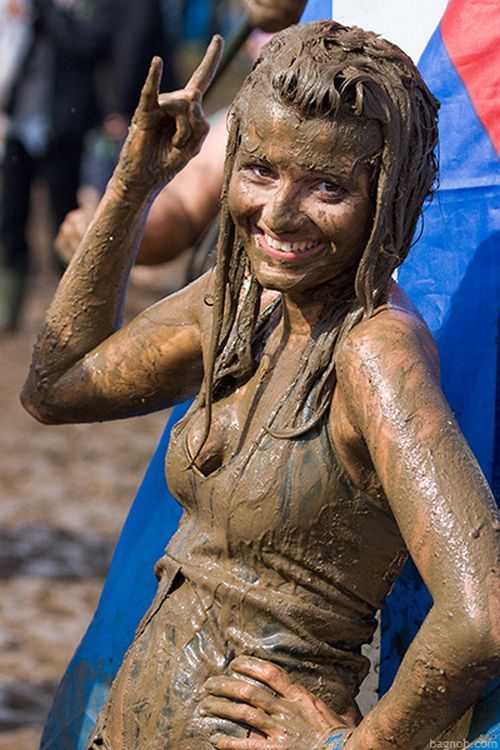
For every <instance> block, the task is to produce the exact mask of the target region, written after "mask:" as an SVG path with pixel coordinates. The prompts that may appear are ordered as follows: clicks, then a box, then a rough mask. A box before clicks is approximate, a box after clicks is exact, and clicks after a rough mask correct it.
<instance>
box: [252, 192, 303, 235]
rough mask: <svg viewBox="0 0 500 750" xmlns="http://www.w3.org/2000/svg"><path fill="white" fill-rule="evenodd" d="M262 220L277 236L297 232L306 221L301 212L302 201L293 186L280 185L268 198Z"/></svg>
mask: <svg viewBox="0 0 500 750" xmlns="http://www.w3.org/2000/svg"><path fill="white" fill-rule="evenodd" d="M262 220H263V222H264V224H265V225H266V227H267V228H268V229H270V230H271V231H272V232H275V233H276V234H288V233H290V232H295V231H297V229H298V228H299V227H301V226H302V225H303V223H304V221H305V220H306V217H305V216H304V214H303V212H302V211H301V210H300V199H299V195H298V192H297V190H296V189H294V187H293V185H286V184H285V185H279V186H276V189H275V190H274V191H273V193H272V194H271V195H268V198H267V200H266V202H265V204H264V206H263V209H262Z"/></svg>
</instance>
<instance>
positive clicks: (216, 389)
mask: <svg viewBox="0 0 500 750" xmlns="http://www.w3.org/2000/svg"><path fill="white" fill-rule="evenodd" d="M262 86H265V87H266V88H267V90H269V89H270V90H271V91H272V95H273V96H274V98H275V100H276V101H278V102H279V103H281V104H283V105H285V106H287V107H290V108H291V109H292V110H294V111H295V112H297V113H299V114H300V116H301V117H305V118H327V119H329V120H332V121H334V120H337V121H338V120H341V121H344V120H345V121H347V122H349V123H353V128H354V132H356V129H357V128H359V127H360V126H363V125H364V126H365V127H366V125H367V123H370V124H371V127H373V123H376V126H377V129H379V132H380V137H379V138H378V147H377V152H376V153H375V154H367V160H366V164H367V165H369V166H370V168H371V170H372V175H373V177H372V185H373V189H372V200H373V212H372V213H373V220H372V226H371V232H370V235H369V238H368V241H367V243H366V246H365V248H364V251H363V253H362V256H361V259H360V261H359V264H358V266H357V269H352V273H351V274H350V276H349V279H347V280H344V285H343V288H342V291H341V292H340V293H336V292H334V293H333V294H332V293H329V294H328V293H327V292H325V305H324V308H323V313H322V316H321V319H320V321H319V323H318V324H317V326H316V328H315V330H314V332H313V335H312V337H311V339H310V341H309V343H308V345H307V346H306V349H305V352H304V355H303V359H302V362H301V365H300V367H299V368H298V370H297V373H296V376H295V380H294V382H293V385H292V388H291V390H290V392H289V395H288V397H287V399H286V403H285V404H283V408H281V410H280V425H279V426H278V427H274V426H273V429H271V428H269V432H270V433H271V434H273V435H275V436H276V437H283V438H284V437H293V436H298V435H303V434H305V433H306V432H308V431H309V430H311V429H313V428H314V427H315V426H316V425H317V424H318V422H319V421H320V420H321V418H322V417H323V415H324V414H325V412H326V410H327V409H328V406H329V404H330V402H331V398H332V395H333V390H334V387H335V382H336V378H335V354H336V351H337V350H338V347H339V344H340V342H341V341H342V340H343V339H344V337H345V336H346V335H347V333H348V332H349V331H350V330H351V329H352V327H353V326H354V325H355V324H356V323H357V322H359V321H360V320H362V319H364V318H368V317H370V315H372V313H373V311H374V309H375V307H377V305H378V304H380V303H381V302H382V301H383V298H384V292H385V290H386V287H387V283H388V281H389V279H390V277H391V274H392V273H393V271H394V270H395V269H396V268H397V267H398V266H399V265H400V264H401V263H402V262H403V260H404V259H405V258H406V256H407V254H408V251H409V249H410V247H411V244H412V241H413V237H414V234H415V230H416V227H417V223H418V220H419V217H420V215H421V211H422V206H423V204H424V201H425V200H426V199H429V198H430V197H431V195H432V188H433V185H434V182H435V180H436V174H437V162H436V155H435V148H436V144H437V111H438V107H439V105H438V102H437V101H436V99H435V98H434V97H433V96H432V94H431V93H430V92H429V90H428V89H427V87H426V85H425V83H424V81H423V80H422V78H421V76H420V74H419V72H418V70H417V69H416V68H415V66H414V64H413V62H412V61H411V60H410V58H409V57H408V56H407V55H405V54H404V53H403V52H402V51H401V50H400V49H399V48H398V47H396V46H395V45H393V44H390V43H389V42H387V41H386V40H385V39H382V38H381V37H379V36H377V35H376V34H374V33H372V32H366V31H363V30H362V29H359V28H356V27H352V28H348V27H344V26H341V25H340V24H338V23H335V22H331V21H320V22H315V23H311V24H305V25H302V26H292V27H290V28H288V29H286V30H285V31H283V32H281V33H279V34H277V35H276V36H275V37H273V38H272V39H271V41H270V42H268V44H267V45H266V46H265V47H264V48H263V50H262V53H261V56H260V58H259V59H258V60H257V62H256V63H255V66H254V68H253V71H252V72H251V73H250V75H249V76H248V78H247V79H246V81H245V82H244V83H243V86H242V88H241V89H240V92H239V93H238V96H237V97H236V99H235V102H234V105H233V107H232V111H231V113H230V117H229V140H228V146H227V151H226V165H225V181H224V188H223V194H222V211H221V229H220V235H219V241H218V247H217V265H216V270H215V289H214V298H213V314H214V320H213V329H212V337H211V344H210V351H209V357H208V362H207V367H206V372H205V382H204V387H203V389H202V392H201V394H200V401H201V403H204V404H205V407H206V420H207V421H206V434H205V439H206V437H207V436H208V432H209V429H210V422H211V406H212V402H213V399H214V398H216V397H217V396H218V395H219V394H220V393H222V392H223V391H224V390H225V389H226V388H227V387H234V386H235V385H237V384H238V383H242V382H244V381H245V380H246V379H248V377H250V375H251V374H252V373H253V372H254V371H255V367H256V360H257V356H256V354H257V352H258V350H259V347H260V346H261V345H262V340H263V338H264V336H265V331H266V329H268V322H269V320H270V319H271V318H273V317H274V318H275V317H276V315H277V314H278V309H277V308H278V305H275V306H274V307H275V308H276V313H274V312H273V310H272V309H267V310H264V311H263V312H262V311H260V300H261V292H262V288H261V286H260V285H259V283H258V282H257V279H256V278H255V276H254V275H253V272H252V270H251V268H250V265H249V262H248V259H247V257H246V254H245V252H244V249H243V246H242V243H241V241H240V239H239V237H238V234H237V230H236V228H235V225H234V222H233V220H232V218H231V216H230V214H229V212H228V208H227V199H226V198H227V190H228V185H229V181H230V178H231V174H232V171H233V166H234V162H235V157H236V154H237V151H238V148H239V145H240V142H241V128H242V126H243V125H244V121H245V117H246V115H247V110H248V102H250V101H251V100H252V99H251V94H252V90H253V89H255V88H257V87H259V88H260V87H262ZM372 140H373V139H372ZM266 321H267V322H266ZM202 444H203V442H202ZM200 447H201V446H200Z"/></svg>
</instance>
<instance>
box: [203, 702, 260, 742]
mask: <svg viewBox="0 0 500 750" xmlns="http://www.w3.org/2000/svg"><path fill="white" fill-rule="evenodd" d="M200 712H201V713H202V714H205V715H209V716H217V717H218V718H220V719H228V720H229V721H235V722H238V723H240V724H246V725H247V726H249V727H251V728H252V729H257V730H258V731H259V732H261V733H262V734H264V735H266V736H267V735H268V734H269V733H270V732H271V731H272V730H273V729H274V728H275V722H274V721H273V719H272V718H271V716H269V714H268V713H266V711H264V710H263V709H261V708H256V707H255V706H251V705H250V704H248V703H238V702H235V701H233V700H230V699H228V698H221V697H217V696H213V695H209V696H207V697H206V698H204V699H203V700H202V701H201V702H200Z"/></svg>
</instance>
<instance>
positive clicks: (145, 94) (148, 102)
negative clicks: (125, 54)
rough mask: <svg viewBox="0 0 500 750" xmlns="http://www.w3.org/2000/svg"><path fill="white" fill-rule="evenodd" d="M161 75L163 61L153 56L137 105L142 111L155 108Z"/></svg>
mask: <svg viewBox="0 0 500 750" xmlns="http://www.w3.org/2000/svg"><path fill="white" fill-rule="evenodd" d="M162 73H163V60H162V59H161V57H158V55H155V56H154V57H153V59H152V60H151V65H150V66H149V71H148V75H147V78H146V80H145V82H144V86H143V87H142V90H141V97H140V100H139V103H140V105H141V107H142V109H143V110H145V111H149V110H152V109H154V108H155V107H156V105H157V103H158V94H159V91H160V81H161V76H162Z"/></svg>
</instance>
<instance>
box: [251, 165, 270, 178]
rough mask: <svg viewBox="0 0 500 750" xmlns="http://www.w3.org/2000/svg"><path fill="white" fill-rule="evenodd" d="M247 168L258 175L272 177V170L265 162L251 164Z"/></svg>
mask: <svg viewBox="0 0 500 750" xmlns="http://www.w3.org/2000/svg"><path fill="white" fill-rule="evenodd" d="M247 169H248V170H249V171H250V172H252V173H253V174H254V175H255V176H256V177H271V176H272V170H271V168H270V167H267V166H266V165H265V164H249V165H248V166H247Z"/></svg>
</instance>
